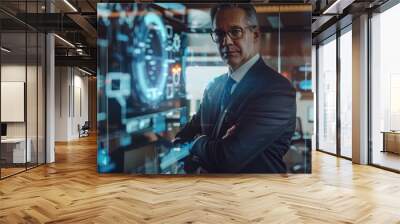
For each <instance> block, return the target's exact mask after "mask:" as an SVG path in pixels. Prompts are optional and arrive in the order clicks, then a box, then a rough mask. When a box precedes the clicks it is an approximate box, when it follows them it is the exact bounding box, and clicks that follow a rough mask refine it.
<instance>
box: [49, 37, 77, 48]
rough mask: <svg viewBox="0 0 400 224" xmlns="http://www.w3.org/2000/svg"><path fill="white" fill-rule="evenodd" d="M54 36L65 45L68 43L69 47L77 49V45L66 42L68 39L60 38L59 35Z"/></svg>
mask: <svg viewBox="0 0 400 224" xmlns="http://www.w3.org/2000/svg"><path fill="white" fill-rule="evenodd" d="M54 36H55V37H57V38H58V39H59V40H61V41H62V42H64V43H66V44H67V45H69V46H70V47H73V48H75V45H73V44H72V43H71V42H69V41H68V40H66V39H64V38H62V37H60V36H59V35H57V34H54Z"/></svg>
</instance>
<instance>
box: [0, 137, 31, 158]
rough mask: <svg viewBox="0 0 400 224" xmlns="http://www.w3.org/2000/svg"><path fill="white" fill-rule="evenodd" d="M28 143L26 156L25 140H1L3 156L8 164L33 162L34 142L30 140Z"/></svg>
mask: <svg viewBox="0 0 400 224" xmlns="http://www.w3.org/2000/svg"><path fill="white" fill-rule="evenodd" d="M26 141H27V142H28V144H27V146H28V147H26V154H25V138H6V139H1V155H2V157H3V159H5V160H6V163H25V162H30V161H31V157H32V154H31V144H32V141H31V139H30V138H28V139H27V140H26ZM25 159H26V161H25Z"/></svg>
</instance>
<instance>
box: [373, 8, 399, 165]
mask: <svg viewBox="0 0 400 224" xmlns="http://www.w3.org/2000/svg"><path fill="white" fill-rule="evenodd" d="M398 21H400V5H396V6H394V7H392V8H390V9H388V10H386V11H384V12H382V13H380V14H375V15H374V16H373V17H372V19H371V29H372V32H371V35H372V36H371V41H372V43H371V60H372V63H371V65H372V66H371V67H372V72H371V102H370V103H371V111H370V113H371V122H372V124H371V138H372V139H371V140H372V155H371V157H372V163H373V164H375V165H379V166H384V167H388V168H391V169H396V170H400V155H399V153H400V103H399V102H400V101H399V98H398V96H399V95H400V64H399V61H398V53H399V52H400V45H399V39H400V31H399V30H398V29H396V28H395V27H398Z"/></svg>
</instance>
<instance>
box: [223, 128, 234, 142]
mask: <svg viewBox="0 0 400 224" xmlns="http://www.w3.org/2000/svg"><path fill="white" fill-rule="evenodd" d="M235 129H236V125H233V126H232V127H230V128H229V129H228V130H227V131H226V133H225V135H224V136H223V137H222V139H225V138H227V137H228V136H230V135H232V134H233V133H234V132H235Z"/></svg>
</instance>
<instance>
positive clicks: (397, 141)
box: [382, 131, 400, 154]
mask: <svg viewBox="0 0 400 224" xmlns="http://www.w3.org/2000/svg"><path fill="white" fill-rule="evenodd" d="M382 133H383V150H382V152H393V153H397V154H400V131H383V132H382Z"/></svg>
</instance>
